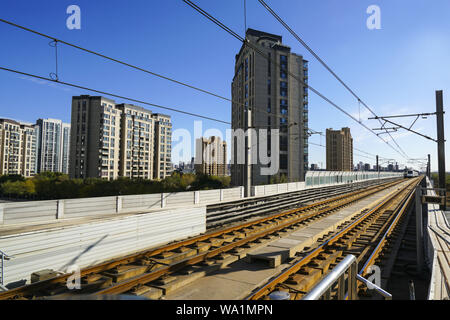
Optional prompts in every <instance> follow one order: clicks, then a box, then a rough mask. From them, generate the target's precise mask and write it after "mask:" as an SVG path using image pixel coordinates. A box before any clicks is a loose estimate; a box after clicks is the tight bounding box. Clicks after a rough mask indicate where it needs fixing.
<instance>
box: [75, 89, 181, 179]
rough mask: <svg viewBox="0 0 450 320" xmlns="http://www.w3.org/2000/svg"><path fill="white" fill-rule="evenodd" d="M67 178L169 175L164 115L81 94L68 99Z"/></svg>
mask: <svg viewBox="0 0 450 320" xmlns="http://www.w3.org/2000/svg"><path fill="white" fill-rule="evenodd" d="M70 141H71V143H70V166H69V168H70V170H69V172H70V177H72V178H87V177H98V178H104V179H116V178H117V177H119V176H125V177H130V178H145V179H152V178H153V179H159V178H160V179H163V178H165V177H167V176H168V175H170V172H171V151H172V150H171V144H172V124H171V121H170V116H166V115H161V114H153V113H152V112H151V111H149V110H146V109H144V108H141V107H139V106H134V105H131V104H118V105H116V103H115V102H114V101H113V100H111V99H108V98H104V97H99V96H87V95H82V96H78V97H73V98H72V121H71V139H70Z"/></svg>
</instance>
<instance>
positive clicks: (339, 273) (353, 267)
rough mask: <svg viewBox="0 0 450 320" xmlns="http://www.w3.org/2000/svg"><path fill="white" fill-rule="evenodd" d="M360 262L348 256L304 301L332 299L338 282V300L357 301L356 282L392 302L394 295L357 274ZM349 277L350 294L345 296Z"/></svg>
mask: <svg viewBox="0 0 450 320" xmlns="http://www.w3.org/2000/svg"><path fill="white" fill-rule="evenodd" d="M357 268H358V262H357V260H356V257H355V256H354V255H352V254H350V255H348V256H346V257H345V258H344V260H342V261H341V262H340V263H339V264H338V265H337V266H336V267H334V268H333V270H332V271H331V272H330V273H329V274H327V275H326V277H325V278H323V279H322V281H320V282H319V283H318V284H317V285H316V286H315V287H314V288H313V289H311V291H310V292H308V293H307V294H306V295H305V296H304V297H303V298H302V300H319V299H320V298H321V297H324V299H326V300H329V299H330V298H331V290H332V288H333V286H334V284H335V283H336V282H338V292H337V299H338V300H344V299H347V298H348V299H349V300H357V299H358V294H357V290H358V288H357V285H356V281H357V280H358V281H361V282H362V283H364V284H365V285H366V286H367V287H368V288H369V289H373V290H375V291H376V292H378V293H379V294H380V295H382V296H383V297H384V298H385V299H386V300H392V295H391V294H390V293H389V292H387V291H385V290H383V289H382V288H380V287H379V286H377V285H376V284H374V283H372V282H370V281H369V280H367V279H365V278H364V277H362V276H361V275H359V274H358V273H357ZM347 271H348V272H347ZM346 273H348V276H347V282H348V293H347V295H346V294H345V276H346Z"/></svg>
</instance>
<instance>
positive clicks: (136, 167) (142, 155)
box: [116, 104, 155, 179]
mask: <svg viewBox="0 0 450 320" xmlns="http://www.w3.org/2000/svg"><path fill="white" fill-rule="evenodd" d="M116 107H117V108H119V109H120V110H121V111H122V118H121V127H122V131H121V132H122V133H121V141H120V159H121V161H120V167H119V175H120V176H124V177H130V178H143V179H153V152H154V139H153V138H154V137H153V136H154V127H155V124H154V120H153V117H152V113H151V111H149V110H146V109H144V108H141V107H138V106H134V105H130V104H118V105H117V106H116Z"/></svg>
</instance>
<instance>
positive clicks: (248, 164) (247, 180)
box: [244, 106, 253, 197]
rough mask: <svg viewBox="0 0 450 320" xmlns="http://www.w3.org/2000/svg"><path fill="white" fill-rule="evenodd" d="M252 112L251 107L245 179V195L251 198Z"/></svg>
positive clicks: (248, 113)
mask: <svg viewBox="0 0 450 320" xmlns="http://www.w3.org/2000/svg"><path fill="white" fill-rule="evenodd" d="M251 128H253V125H252V112H251V107H250V106H248V107H247V144H246V148H247V150H245V151H246V153H247V154H246V156H245V179H244V195H245V196H246V197H250V196H251V195H252V151H253V150H252V149H253V148H252V147H253V146H252V129H251Z"/></svg>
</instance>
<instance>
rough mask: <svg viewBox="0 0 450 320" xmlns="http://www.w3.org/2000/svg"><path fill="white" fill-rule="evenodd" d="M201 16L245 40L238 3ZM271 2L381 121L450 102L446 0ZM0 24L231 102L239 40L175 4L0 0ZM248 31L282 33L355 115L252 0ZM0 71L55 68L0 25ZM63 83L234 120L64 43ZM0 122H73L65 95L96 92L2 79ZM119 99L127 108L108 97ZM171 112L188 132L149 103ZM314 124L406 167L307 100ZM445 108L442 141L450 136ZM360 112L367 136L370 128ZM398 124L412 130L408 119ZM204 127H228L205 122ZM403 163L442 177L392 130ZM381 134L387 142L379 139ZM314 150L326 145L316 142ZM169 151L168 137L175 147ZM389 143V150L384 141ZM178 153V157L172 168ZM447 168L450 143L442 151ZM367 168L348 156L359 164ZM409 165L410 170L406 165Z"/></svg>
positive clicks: (345, 101)
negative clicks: (374, 16) (72, 8)
mask: <svg viewBox="0 0 450 320" xmlns="http://www.w3.org/2000/svg"><path fill="white" fill-rule="evenodd" d="M195 2H196V3H197V4H198V5H199V6H201V7H202V8H203V9H205V10H206V11H208V12H210V13H211V14H212V15H214V16H215V17H217V18H218V19H219V20H221V21H222V22H224V23H225V24H226V25H228V26H229V27H230V28H232V29H233V30H235V31H237V32H238V33H240V34H241V35H243V34H244V15H243V0H227V1H219V0H198V1H195ZM267 2H268V4H269V5H270V6H271V7H272V8H273V9H274V10H275V11H276V12H277V13H278V14H279V15H280V16H281V17H282V18H283V19H284V20H285V21H286V22H287V23H288V24H289V25H290V26H291V28H292V29H294V30H295V31H296V32H297V34H299V35H300V36H301V37H302V38H303V40H305V41H306V42H307V43H308V44H309V46H310V47H311V48H312V49H314V50H315V51H316V52H317V53H318V55H319V56H320V57H322V59H324V60H325V61H326V62H327V63H328V64H329V65H330V66H331V67H332V68H333V69H334V70H335V72H336V73H337V74H338V75H340V77H341V78H342V79H344V81H346V82H347V84H348V85H349V86H350V87H351V88H352V89H353V90H354V91H355V92H356V93H357V94H358V95H359V96H360V97H361V98H362V99H363V101H365V102H366V103H367V104H368V105H369V106H370V107H371V108H372V109H373V110H374V111H375V112H376V113H377V114H379V115H392V114H399V113H400V114H404V113H416V112H434V111H435V90H444V106H445V107H447V110H448V105H449V103H448V102H449V101H450V100H449V99H450V95H449V93H450V72H449V71H450V59H448V53H449V52H450V34H449V33H450V19H448V16H449V14H450V2H449V1H448V0H434V1H432V2H431V1H425V0H423V1H422V0H420V1H419V0H417V1H406V0H390V1H387V0H370V1H365V0H358V1H355V0H354V1H342V0H321V1H299V0H297V1H294V0H283V1H274V0H267ZM72 4H76V5H78V6H79V7H80V8H81V30H69V29H68V28H67V27H66V19H67V17H68V16H69V15H68V14H67V13H66V8H67V7H68V6H69V5H72ZM373 4H375V5H378V6H379V7H380V9H381V27H382V29H381V30H369V29H368V28H367V27H366V20H367V18H368V17H369V15H368V14H367V13H366V9H367V7H368V6H369V5H373ZM0 17H1V18H3V19H6V20H10V21H12V22H15V23H17V24H21V25H24V26H27V27H29V28H32V29H35V30H37V31H40V32H43V33H47V34H50V35H53V36H55V37H57V38H60V39H62V40H65V41H68V42H71V43H75V44H78V45H80V46H83V47H86V48H89V49H92V50H94V51H99V52H101V53H104V54H106V55H109V56H112V57H114V58H118V59H123V60H126V61H127V62H129V63H131V64H135V65H138V66H141V67H143V68H147V69H149V70H152V71H154V72H157V73H161V74H163V75H166V76H169V77H173V78H175V79H177V80H180V81H184V82H188V83H190V84H192V85H195V86H197V87H200V88H203V89H206V90H210V91H213V92H215V93H218V94H220V95H222V96H225V97H230V96H231V80H232V77H233V73H234V56H235V54H236V53H237V52H238V50H239V49H240V46H241V44H240V43H239V41H237V40H236V39H235V38H233V37H231V36H230V35H229V34H227V33H225V32H224V31H223V30H222V29H219V28H218V27H217V26H216V25H214V24H212V23H211V22H210V21H208V20H206V19H205V18H204V17H202V16H200V15H199V14H198V13H197V12H195V11H194V10H193V9H192V8H190V7H189V6H187V5H186V4H184V3H183V2H182V1H181V0H174V1H155V0H153V1H149V0H146V1H144V0H142V1H141V0H139V1H138V0H134V1H129V2H124V1H118V0H116V1H103V0H97V1H81V0H71V1H65V0H58V1H56V0H53V1H50V0H45V1H42V0H41V1H26V0H14V1H10V0H2V1H1V2H0ZM247 26H248V27H251V28H254V29H259V30H263V31H267V32H270V33H275V34H279V35H282V36H283V42H284V43H285V44H287V45H289V46H291V48H292V51H293V52H296V53H298V54H303V55H304V57H305V58H306V59H307V60H309V61H310V64H309V67H310V70H309V84H310V85H311V86H312V87H314V88H316V89H318V90H319V91H321V92H322V93H324V94H325V95H326V96H327V97H329V98H330V99H331V100H333V101H335V102H336V103H337V104H339V105H340V106H342V107H343V108H344V109H345V110H347V111H348V112H350V113H352V114H354V115H355V116H356V117H359V112H358V103H357V101H356V100H355V99H354V98H353V97H352V96H351V95H350V94H349V93H348V92H347V91H346V90H345V89H344V88H343V87H342V86H341V85H340V84H339V83H338V82H337V81H336V79H334V78H333V77H332V76H331V75H330V74H329V73H328V72H327V71H326V70H325V69H324V68H323V67H322V66H321V65H320V64H319V63H318V62H317V61H316V60H314V58H313V57H312V56H311V55H310V54H309V53H307V51H306V50H305V49H304V48H303V47H302V46H301V45H300V44H299V43H298V42H297V41H296V40H295V39H294V38H293V37H292V36H291V35H290V34H289V33H288V32H287V31H286V30H285V29H284V28H283V27H282V26H281V25H280V24H279V23H278V22H277V21H276V20H275V19H274V18H273V17H272V16H271V15H270V14H269V13H268V12H267V11H266V10H265V9H264V8H263V7H262V6H261V5H260V4H259V3H258V1H257V0H247ZM0 42H1V43H2V48H1V50H0V61H1V62H0V66H2V67H7V68H11V69H19V70H21V71H25V72H29V73H35V74H39V75H42V76H45V77H47V76H48V74H49V73H50V72H54V69H55V62H54V49H53V48H52V47H50V46H49V45H48V42H49V40H48V39H45V38H42V37H39V36H36V35H33V34H30V33H28V32H25V31H23V30H19V29H16V28H14V27H11V26H8V25H6V24H3V23H0ZM59 78H60V79H61V80H62V81H66V82H73V83H76V84H79V85H82V86H87V87H92V88H96V89H99V90H104V91H109V92H113V93H116V94H119V95H123V96H128V97H132V98H136V99H140V100H145V101H148V102H153V103H156V104H161V105H165V106H168V107H173V108H178V109H182V110H185V111H189V112H194V113H199V114H202V115H205V116H211V117H214V118H218V119H221V120H225V121H230V114H231V111H230V108H231V106H230V103H229V102H227V101H223V100H220V99H217V98H214V97H211V96H208V95H205V94H202V93H199V92H196V91H193V90H191V89H188V88H184V87H182V86H179V85H176V84H173V83H170V82H167V81H165V80H162V79H159V78H155V77H153V76H150V75H148V74H145V73H141V72H139V71H136V70H132V69H129V68H126V67H124V66H121V65H118V64H115V63H113V62H110V61H106V60H103V59H101V58H99V57H95V56H93V55H89V54H86V53H83V52H81V51H79V50H76V49H73V48H70V47H67V46H63V45H62V46H60V47H59ZM0 88H1V89H0V97H1V99H0V101H1V102H0V117H7V118H12V119H18V120H23V121H28V122H35V121H36V119H37V118H42V117H44V118H47V117H49V118H59V119H62V120H64V121H66V122H70V105H71V97H72V96H73V95H80V94H95V93H90V92H88V91H82V90H78V89H74V88H67V87H64V86H61V85H58V84H54V83H46V82H44V81H40V80H31V79H29V78H27V77H25V76H21V75H16V74H11V73H7V72H5V71H0ZM115 100H116V101H117V102H126V101H122V100H120V99H115ZM148 108H149V109H150V110H152V111H154V112H162V113H166V114H170V115H171V116H172V122H173V126H174V129H179V128H185V129H187V130H189V131H191V132H192V131H193V128H194V121H195V120H199V119H195V118H193V117H189V116H186V115H181V114H176V113H173V112H169V111H164V110H159V109H157V108H151V107H148ZM309 110H310V111H309V112H310V114H309V119H310V124H309V125H310V127H311V128H312V129H314V130H317V131H323V132H325V130H326V128H335V129H336V128H340V127H344V126H349V127H350V128H351V132H352V136H353V138H354V146H355V147H356V148H358V149H361V150H365V151H367V152H370V153H372V154H379V155H380V156H382V157H385V158H393V159H396V160H397V161H398V162H399V163H402V164H407V161H406V160H405V159H404V158H402V157H401V156H400V155H399V154H398V153H396V152H395V151H394V150H392V149H391V148H389V147H388V146H387V145H386V144H384V143H383V142H382V141H381V140H379V139H378V138H377V137H375V136H373V134H371V133H370V132H368V131H366V130H365V129H364V128H362V127H361V126H359V125H358V124H357V123H355V122H354V121H353V120H351V119H350V118H348V117H347V116H345V115H344V114H342V113H341V112H339V111H337V110H336V109H334V108H333V107H332V106H330V105H329V104H327V103H326V102H325V101H323V100H322V99H320V98H319V97H317V96H315V95H314V94H313V93H310V103H309ZM449 113H450V112H447V114H446V116H445V120H446V136H447V139H449V137H450V130H449V129H448V128H449V127H450V122H449V120H450V117H449ZM369 116H370V114H369V113H368V112H367V110H364V109H363V108H361V119H362V121H363V122H364V123H365V124H366V125H367V126H369V127H370V128H376V127H377V126H378V125H377V122H376V121H373V120H366V119H367V117H369ZM401 123H402V124H405V125H406V124H407V123H408V122H407V121H405V120H402V121H401ZM202 127H203V130H206V129H209V128H217V129H219V130H221V131H222V132H223V133H224V134H225V129H226V128H227V127H228V126H227V125H225V124H220V123H216V122H211V121H206V120H203V123H202ZM435 127H436V120H435V117H429V118H428V119H426V120H419V121H418V122H417V123H416V125H415V126H414V128H415V129H417V130H418V131H420V132H421V133H424V134H427V135H430V136H432V137H436V130H435ZM393 136H394V137H395V138H396V141H397V142H398V143H399V144H400V146H401V147H402V149H403V150H404V151H405V152H406V153H407V154H408V156H409V157H410V158H415V159H416V158H425V157H426V155H427V154H428V153H430V154H431V157H432V170H436V169H437V159H436V149H437V148H436V144H435V143H434V142H431V141H428V140H425V139H423V138H421V137H418V136H414V135H412V134H408V133H406V132H399V133H396V134H393ZM384 137H385V138H387V137H386V136H384ZM310 141H311V142H314V143H320V142H321V143H322V144H325V139H324V138H322V139H321V138H320V137H319V136H313V137H311V139H310ZM174 143H175V141H174ZM391 144H392V145H394V144H393V143H392V142H391ZM309 153H310V163H319V164H320V163H323V165H324V164H325V150H324V148H321V147H317V146H314V145H310V147H309ZM178 158H179V157H178V156H177V155H175V154H174V155H173V160H174V162H177V161H178ZM446 158H447V163H446V167H447V169H449V168H450V153H449V147H448V146H447V150H446ZM359 161H363V162H369V163H372V164H373V163H374V160H371V159H367V158H365V157H361V156H355V157H354V162H355V163H357V162H359ZM409 165H411V164H409Z"/></svg>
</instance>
